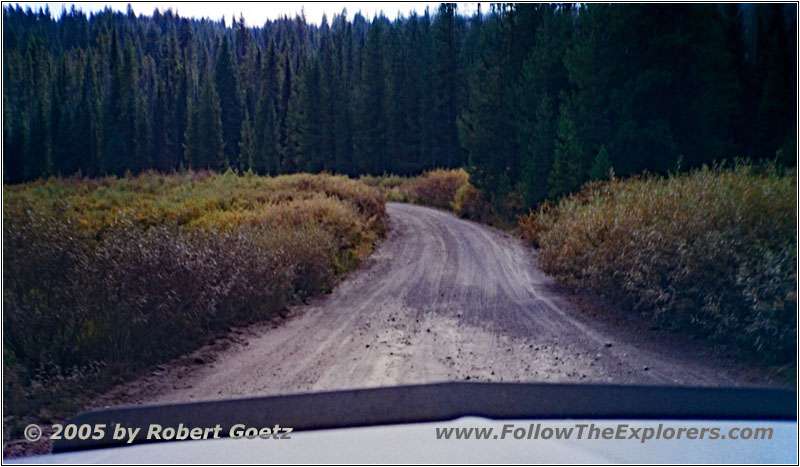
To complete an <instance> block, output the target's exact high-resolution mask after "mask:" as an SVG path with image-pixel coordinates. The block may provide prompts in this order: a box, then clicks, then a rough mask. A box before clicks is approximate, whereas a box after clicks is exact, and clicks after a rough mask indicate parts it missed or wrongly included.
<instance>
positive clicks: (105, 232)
mask: <svg viewBox="0 0 800 467" xmlns="http://www.w3.org/2000/svg"><path fill="white" fill-rule="evenodd" d="M3 192H4V193H3V194H4V199H3V268H4V276H3V279H4V287H3V338H4V341H3V358H4V363H6V364H7V365H6V367H5V368H7V371H8V372H7V373H6V376H9V377H11V380H13V383H14V384H12V385H10V386H6V388H5V395H6V396H8V397H7V398H6V401H8V403H7V405H6V406H5V407H4V409H6V410H7V412H8V413H15V412H19V411H20V410H28V408H29V407H28V406H29V404H27V405H18V404H17V403H19V402H20V401H21V400H23V399H24V397H22V396H21V395H20V394H26V393H29V392H31V391H32V390H31V388H32V387H34V386H36V387H39V388H40V390H42V391H45V392H47V391H49V390H50V389H47V390H45V389H42V384H40V383H37V381H42V380H48V381H55V380H57V379H59V378H60V379H62V380H64V378H67V377H68V376H69V375H75V374H81V373H82V372H84V370H85V369H86V368H93V370H92V371H94V372H95V373H97V372H100V373H103V372H104V373H106V374H108V373H111V372H114V373H117V372H123V371H129V370H134V369H136V368H138V367H141V366H142V365H146V364H149V363H154V362H158V361H163V360H165V359H167V358H171V357H173V356H176V355H178V354H180V353H182V352H185V351H187V350H189V349H191V348H193V347H195V346H197V345H198V344H199V343H200V342H202V341H203V339H205V338H207V337H208V336H209V335H211V334H213V333H215V332H218V331H222V330H226V329H227V328H228V326H231V325H239V324H245V323H249V322H252V321H254V320H258V319H263V318H266V317H269V316H271V315H273V314H275V313H276V312H278V311H280V310H282V309H283V308H285V306H286V305H287V304H289V303H290V302H292V301H294V300H296V299H299V298H303V297H305V296H307V295H310V294H313V293H317V292H319V291H322V290H327V289H329V288H330V286H331V285H332V283H333V279H334V277H335V275H336V274H338V273H341V272H345V271H347V270H349V269H351V268H353V267H355V266H356V265H357V263H358V260H359V259H360V258H362V257H363V256H364V255H365V254H367V253H368V252H369V251H370V249H371V247H372V246H373V244H374V242H375V241H376V240H377V238H378V237H379V236H380V235H382V234H383V231H384V227H383V220H384V215H385V214H384V204H383V203H384V202H383V199H382V198H381V196H380V193H379V192H378V191H377V190H376V189H374V188H370V187H367V186H365V185H363V184H361V183H359V182H357V181H353V180H350V179H347V178H346V177H336V176H330V175H317V176H312V175H305V174H300V175H290V176H282V177H276V178H268V177H257V176H253V175H246V176H241V177H240V176H237V175H235V174H232V173H225V174H211V173H190V174H185V175H174V176H165V175H157V174H146V175H141V176H139V177H135V178H123V179H115V178H106V179H99V180H77V179H51V180H47V181H37V182H33V183H30V184H26V185H20V186H13V187H5V186H4V187H3ZM69 378H71V379H69V380H70V381H71V383H70V384H73V385H75V384H78V383H76V380H75V378H72V376H69ZM37 385H38V386H37ZM47 386H48V387H50V386H52V388H51V389H52V391H58V388H56V387H55V385H47ZM20 391H21V393H20ZM33 392H35V391H33ZM70 392H71V391H67V392H66V393H67V394H65V395H64V396H65V397H67V396H68V395H69V394H70ZM54 394H55V392H51V393H50V395H54ZM73 396H74V394H73ZM42 400H47V397H42ZM14 401H17V402H14ZM8 404H12V405H8Z"/></svg>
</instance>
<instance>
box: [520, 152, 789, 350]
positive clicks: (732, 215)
mask: <svg viewBox="0 0 800 467" xmlns="http://www.w3.org/2000/svg"><path fill="white" fill-rule="evenodd" d="M795 186H796V172H795V171H794V170H792V171H791V172H790V173H788V174H782V173H780V172H779V171H778V169H776V168H774V167H752V166H747V165H740V166H738V167H736V168H735V169H723V168H713V169H702V170H697V171H695V172H692V173H691V174H689V175H673V176H671V177H669V178H663V177H658V176H642V177H637V178H633V179H630V180H624V181H622V180H612V181H609V182H606V183H593V184H590V185H588V186H586V187H585V188H584V189H583V190H582V191H581V192H580V193H578V194H576V195H573V196H571V197H569V198H567V199H564V200H562V201H561V202H560V203H559V204H558V205H557V207H555V208H554V209H547V208H543V209H542V210H540V211H539V212H537V213H535V214H531V215H529V216H526V217H522V218H521V219H520V223H519V228H520V230H521V232H522V233H523V237H524V238H526V239H527V240H528V241H529V242H530V243H532V244H533V245H538V246H539V247H541V250H540V255H539V257H540V259H541V264H542V266H543V268H544V269H545V271H547V272H548V273H551V274H554V275H555V276H557V277H558V278H559V279H561V280H563V281H564V282H566V283H567V284H570V285H572V286H575V287H588V288H589V289H591V290H593V291H595V292H599V293H601V294H604V295H607V296H610V297H613V298H615V299H618V300H619V301H621V302H623V303H628V304H630V305H631V306H632V307H633V308H634V309H636V310H639V311H641V312H642V313H644V314H645V315H646V316H649V317H651V318H652V319H654V320H655V321H656V322H657V323H659V324H660V325H662V326H664V327H667V328H674V329H688V330H691V331H693V332H696V333H699V334H703V335H707V336H709V337H710V338H712V339H714V340H717V341H722V342H726V343H729V344H733V345H734V346H736V347H738V348H739V349H742V350H743V351H745V352H752V353H755V354H757V355H758V356H759V357H760V358H761V359H763V360H765V361H769V362H785V361H790V360H793V359H794V358H795V352H796V348H795V342H796V335H797V318H796V314H797V297H796V295H795V290H796V287H797V270H796V259H797V251H796V239H797V232H796V227H795V225H796V209H797V198H796V192H795Z"/></svg>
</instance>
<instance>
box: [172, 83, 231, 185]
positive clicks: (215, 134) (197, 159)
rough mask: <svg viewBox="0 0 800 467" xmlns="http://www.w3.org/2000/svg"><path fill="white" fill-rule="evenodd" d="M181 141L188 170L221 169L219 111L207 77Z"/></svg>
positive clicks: (221, 143) (212, 86)
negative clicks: (183, 138) (188, 166)
mask: <svg viewBox="0 0 800 467" xmlns="http://www.w3.org/2000/svg"><path fill="white" fill-rule="evenodd" d="M237 139H238V138H237ZM185 140H186V142H185V143H184V151H185V156H184V158H185V159H186V160H187V161H189V165H190V167H191V168H194V169H212V170H219V169H223V168H225V153H224V147H225V141H224V139H223V136H222V108H221V107H220V103H219V96H218V95H217V90H216V89H215V86H214V81H213V80H212V79H211V78H209V77H206V78H205V80H204V83H203V90H202V92H201V93H200V100H199V102H197V103H195V104H193V105H192V112H191V114H190V117H189V123H188V126H187V127H186V137H185Z"/></svg>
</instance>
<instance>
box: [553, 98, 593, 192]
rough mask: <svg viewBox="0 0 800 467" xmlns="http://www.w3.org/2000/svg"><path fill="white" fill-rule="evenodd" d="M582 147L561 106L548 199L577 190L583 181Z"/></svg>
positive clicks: (570, 121)
mask: <svg viewBox="0 0 800 467" xmlns="http://www.w3.org/2000/svg"><path fill="white" fill-rule="evenodd" d="M583 158H584V155H583V147H582V146H581V142H580V139H579V138H578V130H577V128H576V127H575V122H574V121H573V120H572V116H571V115H570V114H569V111H568V107H567V105H566V104H561V114H560V116H559V119H558V138H557V139H556V144H555V160H554V161H553V169H552V170H551V171H550V176H549V178H548V184H549V185H550V193H549V195H550V197H551V198H557V197H559V196H561V195H564V194H568V193H570V192H572V191H573V190H575V189H576V188H578V187H579V186H580V184H581V183H583V181H584V175H583V172H584V170H585V169H584V165H583Z"/></svg>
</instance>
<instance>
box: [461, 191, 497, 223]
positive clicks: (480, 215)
mask: <svg viewBox="0 0 800 467" xmlns="http://www.w3.org/2000/svg"><path fill="white" fill-rule="evenodd" d="M453 211H454V212H455V213H456V214H458V215H459V216H461V217H464V218H467V219H472V220H476V221H481V220H486V219H487V218H488V217H489V212H490V208H489V205H488V204H487V203H486V201H485V200H484V199H483V196H482V195H481V192H480V191H478V189H477V188H475V187H474V186H472V184H470V183H469V182H467V183H465V184H463V185H461V186H460V187H459V188H458V191H456V195H455V200H454V202H453Z"/></svg>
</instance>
